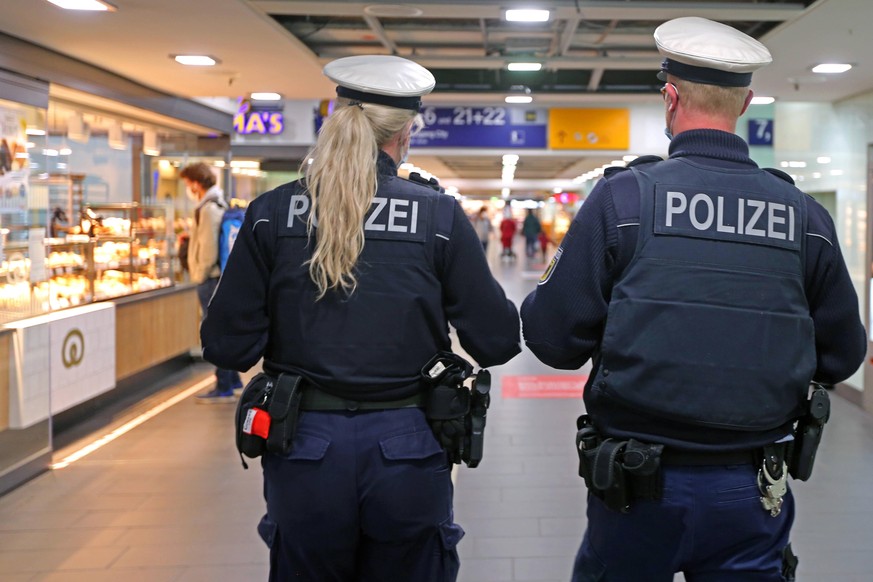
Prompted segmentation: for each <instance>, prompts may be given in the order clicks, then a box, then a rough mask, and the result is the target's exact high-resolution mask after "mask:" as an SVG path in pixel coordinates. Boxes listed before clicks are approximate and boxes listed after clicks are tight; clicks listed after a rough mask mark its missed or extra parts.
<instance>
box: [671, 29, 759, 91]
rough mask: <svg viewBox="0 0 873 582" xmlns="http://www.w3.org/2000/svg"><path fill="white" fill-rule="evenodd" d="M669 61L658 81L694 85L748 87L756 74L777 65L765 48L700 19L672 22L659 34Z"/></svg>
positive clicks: (754, 41)
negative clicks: (669, 79) (682, 81)
mask: <svg viewBox="0 0 873 582" xmlns="http://www.w3.org/2000/svg"><path fill="white" fill-rule="evenodd" d="M655 44H656V45H657V46H658V52H660V53H661V55H663V56H664V57H665V59H664V62H663V63H662V64H661V72H660V73H658V78H659V79H660V80H662V81H666V80H667V74H670V75H674V76H676V77H679V78H680V79H685V80H686V81H691V82H692V83H703V84H705V85H721V86H723V87H748V86H749V85H751V83H752V73H753V72H754V71H757V70H758V69H759V68H761V67H763V66H764V65H768V64H770V63H771V62H772V61H773V57H771V56H770V51H769V50H767V47H765V46H764V45H763V44H761V43H760V42H758V41H757V40H755V39H754V38H752V37H751V36H749V35H747V34H744V33H742V32H740V31H739V30H737V29H735V28H732V27H730V26H726V25H724V24H720V23H718V22H713V21H712V20H707V19H706V18H699V17H697V16H687V17H683V18H675V19H673V20H669V21H667V22H665V23H664V24H662V25H661V26H659V27H658V28H657V29H656V30H655Z"/></svg>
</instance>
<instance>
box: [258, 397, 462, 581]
mask: <svg viewBox="0 0 873 582" xmlns="http://www.w3.org/2000/svg"><path fill="white" fill-rule="evenodd" d="M262 466H263V470H264V497H265V498H266V500H267V515H265V516H264V518H263V519H262V520H261V523H260V525H259V526H258V530H259V532H260V534H261V537H262V538H263V539H264V540H265V541H266V542H267V545H268V546H270V581H271V582H286V581H290V580H295V581H297V580H300V581H307V582H352V581H354V582H398V581H401V580H410V581H412V580H414V581H416V582H453V581H454V580H455V579H456V577H457V574H458V566H459V560H458V552H457V549H456V546H457V543H458V542H459V541H460V539H461V537H462V536H463V535H464V531H463V530H462V529H461V527H460V526H458V525H457V524H455V523H454V522H453V516H452V481H451V467H450V464H449V462H448V460H447V456H446V453H445V451H444V450H443V449H442V448H441V447H440V445H439V443H437V441H436V439H435V438H434V436H433V433H432V432H431V430H430V427H429V426H428V424H427V421H426V419H425V416H424V412H423V411H422V410H421V409H420V408H400V409H394V410H381V411H359V412H349V411H329V412H326V411H324V412H323V411H318V412H316V411H304V412H301V415H300V424H299V427H298V430H297V435H296V437H295V439H294V445H293V447H292V451H291V453H290V454H288V455H287V456H284V457H281V456H278V455H273V454H268V455H265V456H264V457H263V459H262Z"/></svg>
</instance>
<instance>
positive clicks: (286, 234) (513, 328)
mask: <svg viewBox="0 0 873 582" xmlns="http://www.w3.org/2000/svg"><path fill="white" fill-rule="evenodd" d="M324 72H325V74H326V75H327V76H328V77H329V78H330V79H331V80H333V81H334V82H336V83H337V84H338V85H339V87H338V88H337V95H338V98H337V106H336V109H335V110H334V112H333V113H332V114H331V115H330V117H328V118H327V119H326V120H325V122H324V125H323V126H322V127H321V130H320V132H319V134H318V139H317V142H316V144H315V147H314V149H313V150H312V151H311V152H310V153H309V155H307V156H306V158H304V159H306V160H311V161H312V163H311V164H309V163H305V164H304V165H303V167H302V173H305V180H300V181H297V182H293V183H291V184H286V185H284V186H281V187H279V188H278V189H276V190H273V191H272V192H267V193H266V194H263V195H262V196H260V197H258V198H256V199H255V200H253V201H252V203H251V204H250V205H249V207H248V210H247V212H246V215H245V219H244V222H243V225H242V228H241V229H240V231H239V234H238V236H237V239H236V242H235V244H234V247H233V252H232V253H231V255H230V259H229V260H228V262H227V265H226V267H225V271H224V273H223V275H222V277H221V284H220V285H219V286H218V290H217V291H216V293H215V297H213V299H212V302H211V304H210V305H209V313H208V316H207V318H206V321H204V322H203V326H202V328H201V337H202V339H203V345H204V350H203V353H204V357H205V358H206V359H207V360H209V361H212V362H214V363H216V364H218V365H220V366H226V367H231V368H234V369H237V370H246V369H248V368H250V367H251V366H253V365H255V364H256V363H257V362H258V361H259V360H260V359H261V357H262V356H263V360H264V371H265V372H266V373H268V374H271V375H278V374H279V373H286V374H291V375H293V376H296V377H299V378H301V380H300V381H301V382H303V396H302V401H301V404H300V408H301V412H300V415H299V417H298V419H297V430H296V436H294V439H293V446H292V447H291V450H290V452H289V453H288V454H287V455H280V454H276V453H271V452H268V453H266V454H265V456H264V457H262V466H263V471H264V496H265V498H266V502H267V514H266V515H265V516H264V518H263V519H262V521H261V524H260V525H259V527H258V531H259V532H260V533H261V536H262V537H263V539H264V540H265V541H266V543H267V544H268V545H269V546H270V580H272V581H274V582H285V581H289V580H307V581H313V582H315V581H318V582H322V581H331V582H356V581H361V580H368V581H372V582H396V581H398V580H410V581H411V580H414V581H416V582H452V581H453V580H455V578H456V576H457V573H458V566H459V560H458V552H457V547H456V546H457V544H458V541H459V540H460V539H461V537H462V536H463V530H462V529H461V527H460V526H459V525H458V524H456V523H455V521H454V517H453V511H452V495H453V494H452V482H451V470H450V469H451V467H450V463H449V458H448V455H447V454H446V452H445V450H444V449H442V448H441V446H440V444H439V442H438V441H437V439H436V438H435V436H434V433H433V432H432V431H431V427H430V426H429V424H428V420H427V418H426V416H425V410H424V409H423V406H424V403H425V396H426V394H427V385H426V383H425V382H424V378H423V376H422V369H423V368H424V367H425V365H426V364H427V363H428V362H429V361H430V360H431V358H432V357H434V356H435V355H436V354H437V353H438V352H441V351H450V350H451V349H452V342H451V340H450V338H449V326H450V325H451V327H453V328H454V329H455V330H457V337H458V340H459V341H460V345H461V346H462V347H463V348H464V350H465V351H466V352H467V353H468V354H469V355H470V356H471V357H472V358H474V359H475V360H476V361H477V362H478V363H479V365H480V366H486V367H487V366H494V365H498V364H502V363H504V362H506V361H508V360H509V359H510V358H512V357H513V356H515V355H516V354H517V353H519V351H520V346H519V322H518V312H517V311H516V309H515V306H514V305H513V304H512V303H511V302H510V301H509V300H507V299H506V296H505V294H504V292H503V290H502V289H501V288H500V285H499V284H498V283H497V281H495V280H494V278H493V277H492V275H491V272H490V271H489V269H488V264H487V262H486V260H485V255H484V254H483V253H482V252H481V251H480V250H479V249H480V241H479V239H478V237H477V235H476V231H475V230H474V229H473V226H472V225H471V223H470V220H469V219H468V218H467V216H466V214H464V211H463V210H462V209H461V206H460V205H459V204H458V202H457V201H456V200H455V199H454V198H452V197H451V196H447V195H445V194H443V193H441V192H437V191H436V190H435V189H433V188H432V187H431V186H429V185H426V184H422V183H418V182H413V181H409V180H403V179H400V178H398V176H397V166H398V165H399V164H400V163H401V160H403V159H404V158H405V157H406V155H407V152H408V150H409V142H410V137H411V135H412V133H413V132H414V131H415V129H416V128H417V127H419V126H420V123H421V119H420V115H419V113H418V112H419V110H420V108H421V96H422V95H424V94H426V93H428V92H430V91H431V89H432V88H433V86H434V83H435V81H434V77H433V75H431V73H430V72H429V71H428V70H427V69H425V68H424V67H421V66H420V65H418V64H416V63H414V62H412V61H410V60H407V59H403V58H400V57H395V56H384V55H383V56H355V57H347V58H343V59H338V60H336V61H333V62H331V63H329V64H328V65H327V66H326V67H325V69H324Z"/></svg>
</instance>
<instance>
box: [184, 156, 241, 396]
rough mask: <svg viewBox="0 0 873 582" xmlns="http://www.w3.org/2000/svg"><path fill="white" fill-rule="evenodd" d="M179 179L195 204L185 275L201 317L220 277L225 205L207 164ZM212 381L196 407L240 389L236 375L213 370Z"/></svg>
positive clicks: (193, 166)
mask: <svg viewBox="0 0 873 582" xmlns="http://www.w3.org/2000/svg"><path fill="white" fill-rule="evenodd" d="M180 176H181V178H182V180H184V182H185V186H186V188H187V190H188V195H189V197H191V198H192V199H194V200H196V201H197V207H196V208H195V209H194V228H193V230H192V232H191V235H190V240H189V243H188V272H189V274H190V276H191V282H192V283H195V284H196V285H197V298H198V299H199V300H200V308H201V311H202V313H203V315H204V316H205V315H206V308H207V306H208V305H209V300H210V299H211V298H212V294H213V293H214V292H215V287H216V286H217V285H218V278H219V276H220V275H221V264H220V258H221V251H220V247H221V245H220V239H221V230H222V225H223V223H224V222H225V221H224V217H225V211H226V210H227V202H225V200H224V192H223V191H222V189H221V188H219V187H218V185H217V184H216V182H215V175H214V174H213V173H212V168H210V167H209V165H207V164H204V163H203V162H196V163H193V164H189V165H188V166H185V168H183V169H182V172H181V174H180ZM240 222H241V221H240ZM228 229H229V228H228ZM238 229H239V226H237V230H238ZM226 246H227V245H226ZM225 259H226V257H225ZM215 380H216V382H215V388H213V389H212V390H210V391H209V392H206V393H205V394H201V395H199V396H197V402H198V403H199V404H219V403H225V402H234V400H235V399H234V394H233V393H234V390H237V389H240V388H242V379H241V378H240V376H239V372H237V371H235V370H225V369H222V368H216V369H215Z"/></svg>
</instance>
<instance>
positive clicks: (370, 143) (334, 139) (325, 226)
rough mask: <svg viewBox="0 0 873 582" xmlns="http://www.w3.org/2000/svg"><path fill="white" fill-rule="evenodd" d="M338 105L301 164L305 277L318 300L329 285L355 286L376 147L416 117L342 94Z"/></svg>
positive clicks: (350, 289)
mask: <svg viewBox="0 0 873 582" xmlns="http://www.w3.org/2000/svg"><path fill="white" fill-rule="evenodd" d="M337 106H338V108H337V109H336V111H334V113H333V114H332V115H331V116H330V117H328V118H327V119H326V120H325V121H324V124H323V125H322V127H321V131H320V132H319V134H318V140H317V141H316V143H315V146H314V147H313V148H312V150H311V151H310V152H309V155H307V156H306V159H305V160H304V162H303V165H302V166H301V173H302V174H305V176H306V181H305V183H306V189H307V190H308V191H309V194H310V199H311V206H310V212H309V224H308V232H309V239H310V241H311V240H312V238H313V234H315V241H316V242H315V248H314V250H313V252H312V258H311V259H310V260H309V261H308V264H309V276H310V277H311V278H312V281H313V282H314V283H315V285H316V286H317V287H318V299H321V298H322V297H324V295H325V294H326V293H327V292H328V291H329V290H331V289H335V290H339V289H341V290H342V291H344V292H345V293H347V294H351V293H353V292H354V290H355V288H356V287H357V278H356V277H355V272H354V270H355V265H356V264H357V262H358V257H360V255H361V252H362V251H363V250H364V217H365V216H366V214H367V211H368V210H369V209H370V206H371V205H372V203H373V198H374V197H375V195H376V189H377V187H378V183H377V179H376V176H377V172H376V160H377V158H378V154H379V149H380V147H381V146H383V145H385V144H386V143H387V142H388V141H389V140H390V139H391V138H392V137H394V136H395V135H396V134H397V133H399V132H402V131H406V130H408V129H409V127H410V125H411V122H413V120H414V119H416V118H417V114H416V113H415V112H414V111H411V110H406V109H398V108H395V107H385V106H382V105H374V104H370V103H364V104H357V103H355V104H354V105H350V102H349V100H348V99H342V98H341V99H338V100H337ZM309 159H311V160H312V163H311V164H310V163H309V162H308V160H309Z"/></svg>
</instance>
